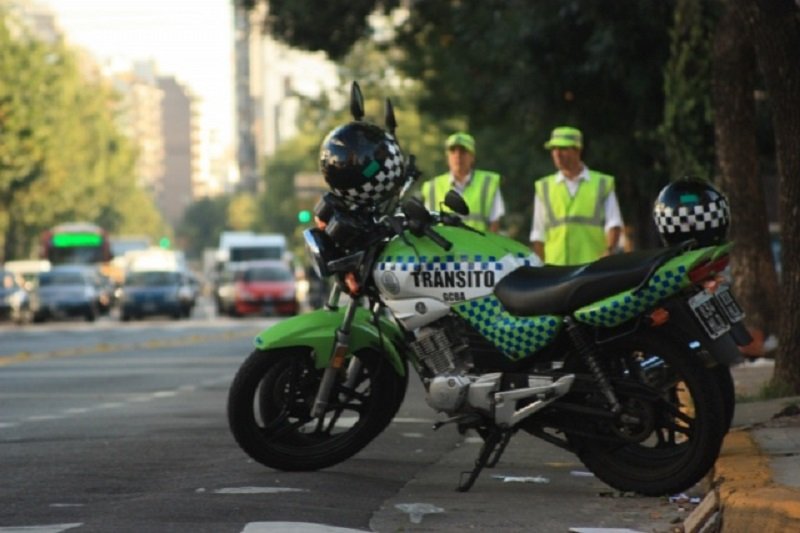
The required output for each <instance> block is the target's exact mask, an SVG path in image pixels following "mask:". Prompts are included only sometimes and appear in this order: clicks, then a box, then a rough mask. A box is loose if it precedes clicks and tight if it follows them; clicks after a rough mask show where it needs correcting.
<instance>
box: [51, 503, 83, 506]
mask: <svg viewBox="0 0 800 533" xmlns="http://www.w3.org/2000/svg"><path fill="white" fill-rule="evenodd" d="M84 505H86V504H85V503H51V504H50V507H83V506H84Z"/></svg>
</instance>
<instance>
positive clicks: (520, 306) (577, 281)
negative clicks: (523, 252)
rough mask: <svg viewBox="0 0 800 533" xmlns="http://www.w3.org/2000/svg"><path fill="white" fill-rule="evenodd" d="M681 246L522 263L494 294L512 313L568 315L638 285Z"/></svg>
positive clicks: (681, 247)
mask: <svg viewBox="0 0 800 533" xmlns="http://www.w3.org/2000/svg"><path fill="white" fill-rule="evenodd" d="M682 249H683V245H678V246H673V247H669V248H661V249H656V250H641V251H635V252H628V253H623V254H616V255H610V256H607V257H603V258H600V259H598V260H597V261H594V262H592V263H587V264H585V265H575V266H555V265H545V266H540V267H534V266H523V267H519V268H518V269H517V270H515V271H514V272H512V273H511V274H509V275H508V276H506V277H504V278H503V279H501V280H500V282H498V284H497V286H496V287H495V289H494V294H495V296H496V297H497V299H498V300H500V303H502V304H503V306H504V307H505V309H506V310H507V311H508V312H509V313H511V314H513V315H516V316H536V315H561V316H563V315H569V314H571V313H572V312H574V311H576V310H577V309H580V308H581V307H583V306H585V305H588V304H590V303H593V302H596V301H598V300H602V299H603V298H607V297H609V296H613V295H614V294H617V293H619V292H622V291H625V290H628V289H633V288H635V287H638V286H640V285H642V284H643V283H644V282H645V281H646V280H647V279H648V278H649V277H650V276H651V275H652V273H653V272H655V271H656V269H658V267H660V266H661V265H662V264H664V263H665V262H666V261H668V260H669V259H671V258H672V257H675V256H676V255H678V254H680V253H681V251H682Z"/></svg>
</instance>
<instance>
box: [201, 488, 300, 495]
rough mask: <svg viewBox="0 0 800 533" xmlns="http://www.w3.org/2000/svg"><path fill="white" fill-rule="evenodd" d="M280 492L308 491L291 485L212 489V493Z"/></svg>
mask: <svg viewBox="0 0 800 533" xmlns="http://www.w3.org/2000/svg"><path fill="white" fill-rule="evenodd" d="M282 492H308V489H293V488H291V487H227V488H223V489H215V490H214V494H279V493H282Z"/></svg>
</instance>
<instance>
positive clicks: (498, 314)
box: [453, 296, 561, 359]
mask: <svg viewBox="0 0 800 533" xmlns="http://www.w3.org/2000/svg"><path fill="white" fill-rule="evenodd" d="M453 310H454V311H455V312H456V313H457V314H458V315H459V316H461V317H462V318H464V319H465V320H466V321H467V322H469V323H470V324H471V325H472V327H474V328H475V329H476V330H478V332H480V334H481V335H483V336H484V337H486V339H487V340H489V341H490V342H491V343H492V344H494V345H495V346H496V347H497V348H498V349H500V350H501V351H502V352H503V353H504V354H506V355H507V356H509V357H510V358H511V359H522V358H523V357H526V356H529V355H531V354H532V353H534V352H536V351H537V350H539V349H541V348H543V347H544V346H546V345H547V344H548V343H550V341H552V340H553V338H554V337H555V336H556V334H557V333H558V331H559V329H560V328H561V320H560V319H559V318H558V317H555V316H535V317H516V316H512V315H510V314H509V313H508V312H506V311H505V310H504V309H503V306H502V305H501V304H500V302H499V301H498V300H497V298H495V297H494V296H485V297H483V298H476V299H474V300H468V301H466V302H462V303H459V304H458V305H456V306H454V307H453Z"/></svg>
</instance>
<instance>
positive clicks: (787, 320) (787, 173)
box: [730, 0, 800, 393]
mask: <svg viewBox="0 0 800 533" xmlns="http://www.w3.org/2000/svg"><path fill="white" fill-rule="evenodd" d="M730 6H731V8H732V9H734V10H736V12H737V13H739V14H740V16H741V17H742V20H743V21H744V23H745V24H746V25H747V28H748V30H749V31H748V33H749V34H750V35H751V36H752V38H753V42H754V44H755V51H756V58H757V61H758V66H759V69H760V71H761V73H762V75H763V77H764V86H765V87H766V92H767V95H768V98H769V103H770V107H771V109H772V125H773V128H774V134H775V157H776V160H777V169H778V175H779V179H780V184H779V187H780V202H779V211H780V214H779V219H780V224H781V241H782V247H781V249H782V253H783V256H782V258H781V262H782V278H781V299H780V300H778V313H779V324H780V326H779V334H778V341H779V347H778V352H777V354H776V357H775V373H774V375H773V382H774V383H775V384H776V385H778V386H785V387H787V388H788V389H789V390H790V391H791V392H794V393H800V356H799V355H798V354H800V320H798V318H797V315H795V314H794V312H795V310H796V308H797V306H798V304H800V231H798V211H800V207H798V206H800V150H798V149H797V147H798V146H800V99H798V97H797V95H798V94H800V7H798V5H797V4H796V3H795V2H793V1H792V0H731V2H730Z"/></svg>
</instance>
